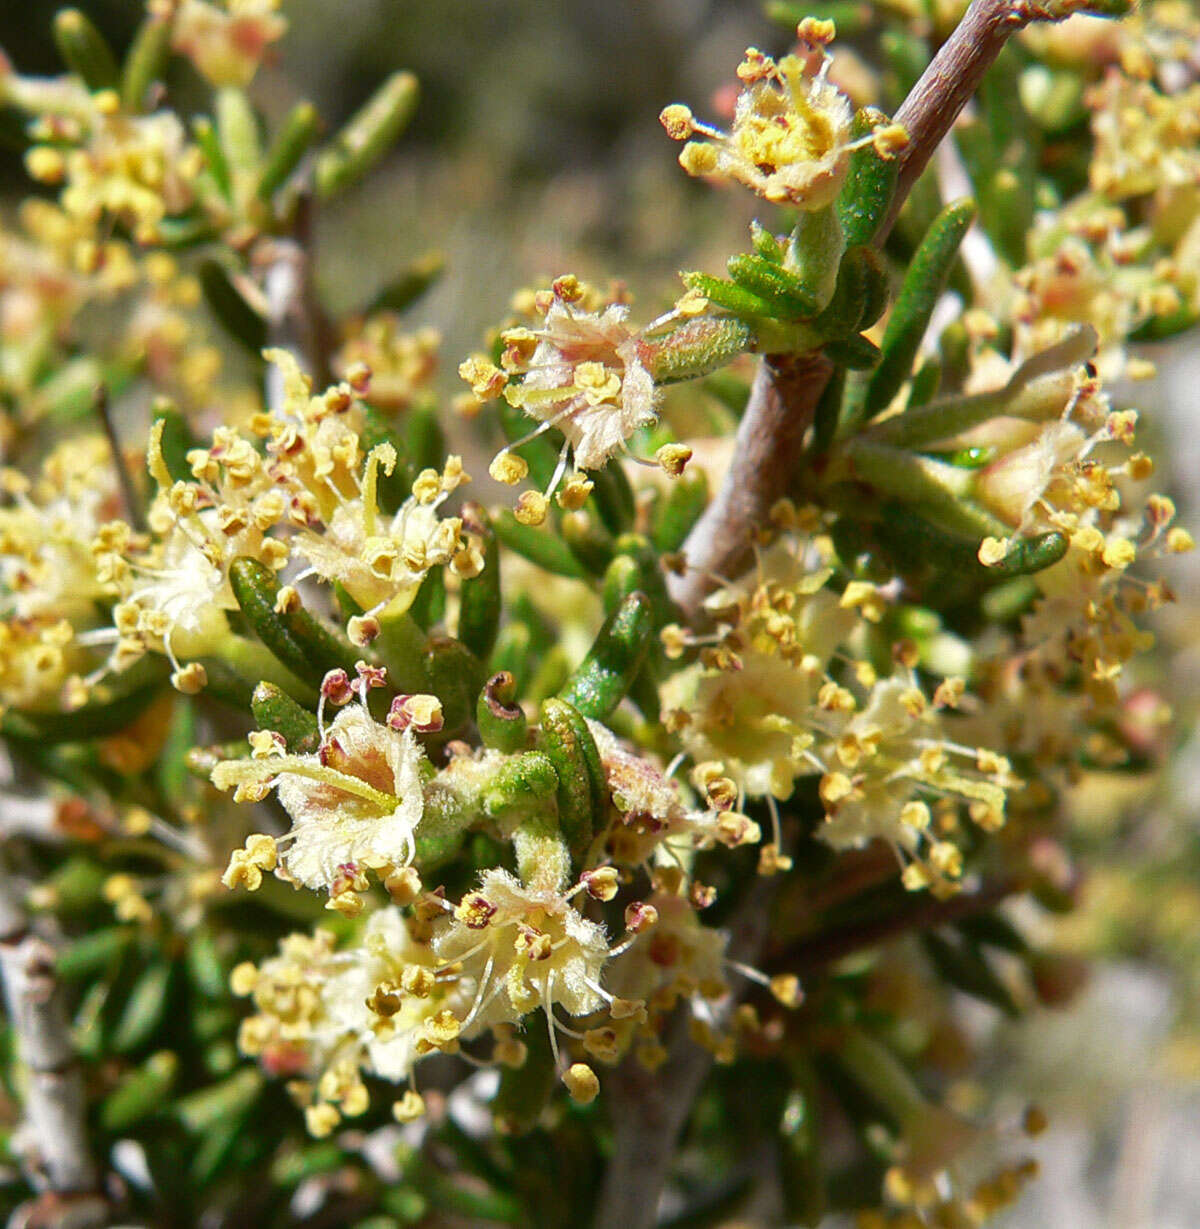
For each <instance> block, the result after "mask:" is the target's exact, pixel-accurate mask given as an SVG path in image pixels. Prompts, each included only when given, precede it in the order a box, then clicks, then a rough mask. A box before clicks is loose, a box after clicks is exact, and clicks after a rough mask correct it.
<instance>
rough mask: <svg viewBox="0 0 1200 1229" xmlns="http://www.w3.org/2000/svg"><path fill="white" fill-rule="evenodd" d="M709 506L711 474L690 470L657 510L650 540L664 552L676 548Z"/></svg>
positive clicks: (678, 481) (681, 476) (679, 479)
mask: <svg viewBox="0 0 1200 1229" xmlns="http://www.w3.org/2000/svg"><path fill="white" fill-rule="evenodd" d="M706 507H708V476H707V475H706V474H705V472H704V470H702V469H688V470H686V471H685V472H684V473H682V474H681V475H680V476H679V477H678V478H676V479H675V480H674V481H673V482H672V483H671V484H670V486H669V487H668V488H667V493H666V495H665V496H664V497H663V498H662V499H661V500H660V501H659V503H658V506H657V507H656V508H655V510H654V517H653V523H652V525H651V529H650V540H651V541H652V542H653V543H654V547H655V549H656V550H657V551H659V552H660V553H662V554H669V553H671V552H672V551H677V550H679V548H680V547H681V546H682V545H683V544H684V542H685V541H686V540H687V536H688V534H689V533H691V531H692V526H693V525H695V523H696V522H697V521H698V520H699V519H700V517H701V515H702V514H703V512H704V509H705V508H706Z"/></svg>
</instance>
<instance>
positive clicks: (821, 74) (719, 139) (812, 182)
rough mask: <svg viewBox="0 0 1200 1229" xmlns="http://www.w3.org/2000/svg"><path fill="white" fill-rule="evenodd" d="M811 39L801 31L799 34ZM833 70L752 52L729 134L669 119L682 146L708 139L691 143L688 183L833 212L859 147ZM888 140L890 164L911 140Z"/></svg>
mask: <svg viewBox="0 0 1200 1229" xmlns="http://www.w3.org/2000/svg"><path fill="white" fill-rule="evenodd" d="M805 32H806V31H805V29H804V27H802V29H801V31H800V33H801V34H804V33H805ZM830 36H831V35H830ZM821 41H825V40H824V38H822V40H821ZM831 63H832V60H831V59H830V58H829V57H828V56H827V55H825V54H824V52H823V51H822V52H821V53H820V56H819V67H817V68H816V71H814V70H813V62H812V58H811V57H806V56H798V55H788V56H784V57H783V58H782V59H781V60H779V61H778V62H776V61H775V60H773V59H772V58H771V57H770V56H768V55H764V54H763V53H762V52H761V51H759V50H757V49H756V48H754V47H751V48H749V49H748V50H747V51H746V55H745V58H744V59H743V61H742V63H741V65H740V66H739V68H738V77H739V78H740V79H741V81H742V90H741V93H740V94H739V95H738V99H737V104H736V106H735V108H734V116H733V125H732V127H731V129H730V131H729V132H728V133H724V132H721V131H720V130H719V129H717V128H713V127H711V126H710V125H708V124H703V123H701V122H700V121H698V120H696V119H695V118H694V117H693V115H692V113H691V112H690V111H689V110H688V109H687V108H686V107H683V106H680V105H678V104H676V105H674V106H671V107H668V108H667V109H666V110H665V111H664V112H663V113H662V116H661V119H662V123H663V126H664V127H665V128H666V130H667V133H668V135H669V136H671V137H672V138H674V139H675V140H685V139H687V138H688V137H691V136H700V137H702V138H703V139H702V140H699V141H693V140H689V141H688V143H687V144H686V145H685V146H684V147H683V151H682V152H681V153H680V155H679V164H680V165H681V166H682V167H683V169H684V170H685V171H687V173H688V174H689V175H695V176H708V175H712V176H718V177H721V178H725V179H732V180H734V181H735V182H737V183H740V184H744V185H745V186H746V187H748V188H750V189H751V190H752V191H754V192H756V193H758V195H759V196H762V197H765V198H766V199H767V200H769V201H775V202H778V203H780V204H787V205H792V206H795V207H796V208H799V209H803V210H816V209H822V208H824V207H825V206H826V205H829V204H830V203H831V202H832V201H833V199H834V197H835V196H836V195H837V193H838V190H839V189H840V188H841V185H842V181H843V179H845V176H846V171H847V169H848V167H849V157H850V151H851V150H852V149H854V148H855V146H856V144H858V142H855V141H854V140H852V139H851V135H850V131H851V123H852V121H853V118H854V117H853V110H852V108H851V105H850V100H849V99H848V98H846V96H845V95H844V94H842V93H841V91H840V90H838V89H837V87H836V86H834V85H832V84H831V83H830V82H829V81H828V80H827V79H826V78H827V74H828V71H829V66H830V64H831ZM886 132H887V135H886V137H884V138H882V139H881V142H880V149H881V152H883V153H884V154H885V155H887V156H890V155H892V154H894V153H895V152H897V151H898V149H900V148H902V147H903V145H904V144H906V139H905V138H904V136H903V133H902V132H900V131H898V130H896V129H895V127H894V126H891V127H889V128H888V129H887V130H886ZM873 139H874V138H873V137H872V136H868V137H867V138H865V140H864V141H863V142H861V143H870V142H871V141H872V140H873Z"/></svg>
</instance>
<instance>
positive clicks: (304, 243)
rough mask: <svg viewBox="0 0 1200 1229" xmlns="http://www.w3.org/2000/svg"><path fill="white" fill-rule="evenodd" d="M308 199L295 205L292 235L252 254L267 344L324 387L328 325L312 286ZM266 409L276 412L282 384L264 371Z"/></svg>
mask: <svg viewBox="0 0 1200 1229" xmlns="http://www.w3.org/2000/svg"><path fill="white" fill-rule="evenodd" d="M312 249H313V215H312V197H311V196H310V195H303V196H301V197H300V199H299V201H298V202H297V207H296V218H295V222H294V224H293V228H292V234H291V235H290V236H285V237H271V238H268V239H265V240H263V241H262V242H261V243H260V244H259V246H258V248H257V249H256V251H255V256H254V263H255V265H257V266H258V269H259V270H260V273H259V277H260V280H261V283H262V293H263V297H264V299H265V301H266V309H267V310H266V314H267V342H268V344H269V345H271V346H277V347H279V348H280V349H282V350H289V351H291V353H292V354H294V355H295V356H296V358H297V360H298V361H299V363H300V366H301V367H303V368H304V370H305V371H307V372H308V374H309V375H310V376H312V378H313V381H314V382H315V383H316V384H317V385H318V386H323V385H324V384H326V383H328V381H329V351H330V344H329V343H330V325H329V321H328V320H327V319H326V317H325V314H324V312H323V311H322V309H321V305H320V303H319V302H318V299H317V294H316V288H315V286H314V283H313V250H312ZM266 397H267V405H268V407H269V408H270V409H271V410H273V411H277V410H281V409H282V408H283V404H284V397H283V378H282V375H281V373H280V372H279V370H278V368H276V367H274V366H271V367H269V368H268V369H267V379H266Z"/></svg>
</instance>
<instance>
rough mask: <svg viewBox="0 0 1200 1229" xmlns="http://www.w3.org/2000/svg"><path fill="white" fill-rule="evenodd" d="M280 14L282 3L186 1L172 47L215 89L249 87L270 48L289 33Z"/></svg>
mask: <svg viewBox="0 0 1200 1229" xmlns="http://www.w3.org/2000/svg"><path fill="white" fill-rule="evenodd" d="M164 7H165V6H164ZM278 9H279V0H224V3H223V4H222V5H220V6H218V5H216V4H209V3H207V0H183V4H182V5H180V7H179V10H178V12H177V13H176V14H175V17H174V24H173V25H172V27H171V45H172V46H173V47H174V48H175V50H176V51H178V52H180V54H182V55H185V56H187V58H188V59H189V60H191V61H192V63H193V64H195V66H196V68H197V70H198V71H199V72H200V73H201V75H202V76H204V77H206V78H207V79H208V80H209V81H211V82H212V84H213V85H217V86H225V85H234V86H245V85H249V84H250V80H251V78H252V77H253V76H254V74H255V72H257V70H258V66H259V65H260V64H261V63H262V61H263V58H264V56H265V54H266V50H267V48H268V46H269V45H270V44H271V43H273V42H275V41H277V40H278V39H280V38H282V37H283V35H284V33H285V32H286V30H287V21H286V19H285V18H283V17H281V16H279V13H278Z"/></svg>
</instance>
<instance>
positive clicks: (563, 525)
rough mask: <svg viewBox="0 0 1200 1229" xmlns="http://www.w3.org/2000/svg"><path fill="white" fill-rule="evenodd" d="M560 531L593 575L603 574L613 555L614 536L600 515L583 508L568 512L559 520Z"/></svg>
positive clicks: (569, 546) (580, 562)
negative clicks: (603, 523)
mask: <svg viewBox="0 0 1200 1229" xmlns="http://www.w3.org/2000/svg"><path fill="white" fill-rule="evenodd" d="M559 533H560V534H561V535H562V540H563V541H564V542H565V543H566V544H567V549H568V550H569V551H570V552H571V554H572V555H574V556H575V558H576V559H577V560H578V561H579V564H580V566H581V567H583V568H585V569H586V570H587V571H588V572H590V573H591V574H592V575H593V576H601V575H603V574H604V569H605V568H606V567H608V565H609V563H610V562H611V561H612V557H613V550H614V545H613V537H612V534H610V533H609V532H608V530H607V529H605V527H604V526H603V525H602V524H600V520H599V517H597V516H595V515H593V514H592V513H590V512H588V511H585V510H581V511H579V512H568V513H566V514H565V515H564V516H563V518H562V520H561V521H560V522H559Z"/></svg>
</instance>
